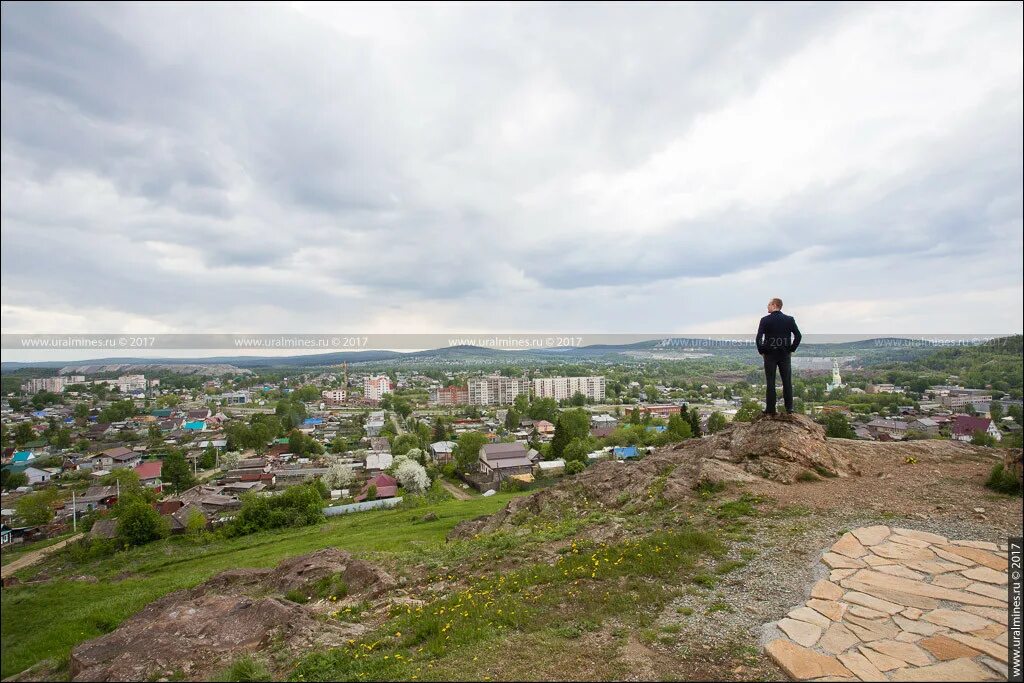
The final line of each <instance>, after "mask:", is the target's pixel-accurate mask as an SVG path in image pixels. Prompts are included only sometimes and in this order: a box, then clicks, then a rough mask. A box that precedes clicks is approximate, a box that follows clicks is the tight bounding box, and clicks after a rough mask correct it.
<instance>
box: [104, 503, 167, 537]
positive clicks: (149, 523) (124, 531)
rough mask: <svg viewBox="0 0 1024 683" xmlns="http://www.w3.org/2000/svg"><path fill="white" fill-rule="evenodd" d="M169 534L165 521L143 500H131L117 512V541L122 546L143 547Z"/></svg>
mask: <svg viewBox="0 0 1024 683" xmlns="http://www.w3.org/2000/svg"><path fill="white" fill-rule="evenodd" d="M170 533H171V530H170V527H169V525H168V524H167V520H165V519H164V518H163V517H161V516H160V513H159V512H157V511H156V510H154V509H153V506H152V505H150V504H149V503H147V502H146V501H145V500H142V499H135V500H131V501H130V502H128V503H126V504H125V505H124V506H123V507H120V509H119V510H118V511H117V540H118V543H119V544H120V545H122V546H125V547H130V546H138V545H145V544H147V543H150V542H152V541H158V540H160V539H161V538H166V537H167V535H168V534H170Z"/></svg>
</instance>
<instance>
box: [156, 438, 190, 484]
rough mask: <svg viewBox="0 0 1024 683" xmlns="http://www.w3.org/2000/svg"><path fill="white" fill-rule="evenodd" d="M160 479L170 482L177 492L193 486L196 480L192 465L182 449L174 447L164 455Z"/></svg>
mask: <svg viewBox="0 0 1024 683" xmlns="http://www.w3.org/2000/svg"><path fill="white" fill-rule="evenodd" d="M160 479H161V480H163V481H166V482H168V483H169V484H170V485H171V487H172V488H173V489H174V491H175V493H181V492H182V491H184V490H186V489H190V488H192V487H193V486H195V482H196V480H195V477H194V476H192V467H191V466H190V465H189V462H188V460H186V459H185V453H184V452H182V451H181V450H180V449H174V450H172V451H171V452H169V453H168V454H167V455H166V456H165V457H164V464H163V467H162V469H161V474H160Z"/></svg>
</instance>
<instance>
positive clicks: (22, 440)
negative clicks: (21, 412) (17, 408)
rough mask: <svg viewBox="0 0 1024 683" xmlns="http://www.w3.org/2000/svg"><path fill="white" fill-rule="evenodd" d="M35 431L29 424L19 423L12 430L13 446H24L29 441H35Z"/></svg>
mask: <svg viewBox="0 0 1024 683" xmlns="http://www.w3.org/2000/svg"><path fill="white" fill-rule="evenodd" d="M35 438H36V431H35V430H34V429H32V424H31V423H29V422H21V423H19V424H18V426H17V427H15V428H14V445H15V446H24V445H25V444H27V443H28V442H29V441H35Z"/></svg>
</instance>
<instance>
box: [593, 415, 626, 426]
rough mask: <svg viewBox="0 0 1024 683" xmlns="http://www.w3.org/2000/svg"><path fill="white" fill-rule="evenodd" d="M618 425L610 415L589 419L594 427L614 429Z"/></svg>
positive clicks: (594, 416)
mask: <svg viewBox="0 0 1024 683" xmlns="http://www.w3.org/2000/svg"><path fill="white" fill-rule="evenodd" d="M618 423H619V421H618V420H616V419H615V418H614V417H612V416H611V415H592V416H591V417H590V424H592V425H593V426H595V427H614V426H615V425H617V424H618Z"/></svg>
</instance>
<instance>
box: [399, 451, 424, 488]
mask: <svg viewBox="0 0 1024 683" xmlns="http://www.w3.org/2000/svg"><path fill="white" fill-rule="evenodd" d="M395 479H397V480H398V483H399V484H401V485H402V488H404V489H405V490H406V491H408V492H410V493H423V492H424V491H426V490H427V489H428V488H430V477H429V476H427V470H426V469H424V468H423V465H421V464H419V463H418V462H416V461H415V460H409V459H408V458H405V459H403V460H402V462H401V463H399V465H398V467H396V468H395Z"/></svg>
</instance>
